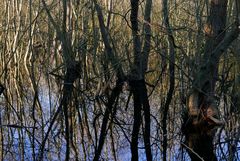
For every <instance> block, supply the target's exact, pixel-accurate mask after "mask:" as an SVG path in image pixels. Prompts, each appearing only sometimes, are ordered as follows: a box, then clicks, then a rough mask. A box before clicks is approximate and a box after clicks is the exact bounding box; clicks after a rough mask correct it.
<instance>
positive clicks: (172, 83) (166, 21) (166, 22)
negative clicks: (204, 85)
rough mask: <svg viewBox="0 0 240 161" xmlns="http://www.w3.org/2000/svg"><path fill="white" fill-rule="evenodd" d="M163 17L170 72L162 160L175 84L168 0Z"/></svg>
mask: <svg viewBox="0 0 240 161" xmlns="http://www.w3.org/2000/svg"><path fill="white" fill-rule="evenodd" d="M162 7H163V17H164V25H165V27H166V29H167V34H168V35H167V36H168V47H169V55H170V57H169V73H170V85H169V90H168V93H167V98H166V102H165V105H164V108H163V119H162V129H163V161H166V160H167V145H168V143H167V137H168V134H167V116H168V111H169V106H170V103H171V101H172V97H173V92H174V86H175V71H174V70H175V49H174V48H175V44H174V38H173V32H172V30H171V27H170V24H169V14H168V0H163V5H162Z"/></svg>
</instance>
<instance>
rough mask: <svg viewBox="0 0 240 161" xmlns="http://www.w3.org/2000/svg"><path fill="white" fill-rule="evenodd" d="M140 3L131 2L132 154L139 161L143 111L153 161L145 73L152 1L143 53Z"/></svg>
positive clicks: (149, 159) (148, 4)
mask: <svg viewBox="0 0 240 161" xmlns="http://www.w3.org/2000/svg"><path fill="white" fill-rule="evenodd" d="M138 5H139V1H138V0H131V15H130V19H131V27H132V37H133V55H134V63H133V65H132V69H131V70H132V71H131V73H130V78H129V85H130V87H131V92H132V93H133V102H134V123H133V131H132V141H131V153H132V161H138V135H139V130H140V125H141V122H142V121H141V120H142V116H141V111H142V110H143V112H144V122H145V126H144V129H143V135H144V136H143V138H144V145H145V152H146V159H147V161H152V152H151V143H150V130H151V128H150V125H151V122H150V121H151V119H150V105H149V100H148V95H147V88H146V83H145V80H144V79H145V72H146V70H147V64H148V55H149V52H150V41H151V28H150V24H149V23H150V13H151V7H152V1H151V0H148V1H147V2H146V8H145V17H144V19H145V21H146V22H145V24H144V33H145V39H144V40H145V41H144V46H143V51H141V42H140V37H139V32H140V31H139V27H138V10H139V6H138Z"/></svg>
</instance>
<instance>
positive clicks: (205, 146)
mask: <svg viewBox="0 0 240 161" xmlns="http://www.w3.org/2000/svg"><path fill="white" fill-rule="evenodd" d="M226 10H227V0H211V7H210V15H209V17H208V21H207V25H206V26H205V34H206V45H205V51H204V55H203V58H202V65H201V67H200V69H199V71H198V72H197V74H198V75H196V76H195V77H194V82H193V90H192V92H191V93H190V95H189V97H188V100H187V108H188V112H187V114H186V115H185V116H184V118H183V122H184V124H183V127H182V130H183V134H184V135H185V139H186V140H185V143H184V144H183V145H184V146H185V148H186V149H187V151H188V154H189V156H190V158H191V159H192V161H200V160H206V161H217V157H216V155H215V153H214V145H213V139H214V135H215V132H216V127H217V126H219V125H221V124H222V122H221V121H220V120H219V111H218V108H217V106H216V104H215V100H214V94H215V84H216V80H217V77H218V74H217V73H218V62H219V58H220V56H221V55H222V53H223V52H224V51H225V50H226V49H227V48H228V46H229V45H230V44H231V42H232V41H233V40H234V39H236V38H237V35H238V33H239V31H238V30H237V29H235V28H236V27H235V26H234V27H233V30H232V31H231V32H229V33H228V34H227V35H226V36H225V23H226Z"/></svg>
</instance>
